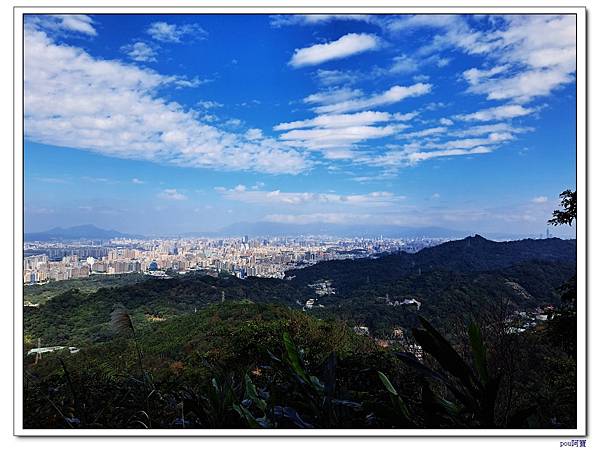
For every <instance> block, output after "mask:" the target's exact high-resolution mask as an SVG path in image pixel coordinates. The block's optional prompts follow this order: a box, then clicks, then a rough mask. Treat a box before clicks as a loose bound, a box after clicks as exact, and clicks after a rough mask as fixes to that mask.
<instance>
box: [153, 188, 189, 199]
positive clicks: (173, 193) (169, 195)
mask: <svg viewBox="0 0 600 450" xmlns="http://www.w3.org/2000/svg"><path fill="white" fill-rule="evenodd" d="M158 198H162V199H164V200H176V201H181V200H187V196H186V195H184V194H182V193H181V192H179V191H177V189H164V190H163V191H161V192H160V193H159V194H158Z"/></svg>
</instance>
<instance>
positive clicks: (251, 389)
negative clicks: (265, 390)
mask: <svg viewBox="0 0 600 450" xmlns="http://www.w3.org/2000/svg"><path fill="white" fill-rule="evenodd" d="M245 384H246V396H247V397H248V398H249V399H250V400H252V402H253V403H254V404H255V405H256V406H257V407H258V408H259V409H260V410H261V411H263V412H264V411H265V409H267V403H266V402H265V401H264V400H263V399H262V398H260V397H259V396H258V393H257V392H256V386H254V383H252V380H251V379H250V377H249V376H248V374H246V376H245Z"/></svg>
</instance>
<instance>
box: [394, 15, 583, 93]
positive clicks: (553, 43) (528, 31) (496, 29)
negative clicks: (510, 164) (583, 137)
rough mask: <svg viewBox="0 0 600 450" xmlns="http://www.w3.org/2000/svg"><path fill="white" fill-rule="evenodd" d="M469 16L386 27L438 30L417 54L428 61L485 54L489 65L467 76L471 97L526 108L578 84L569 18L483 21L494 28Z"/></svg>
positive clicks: (405, 20)
mask: <svg viewBox="0 0 600 450" xmlns="http://www.w3.org/2000/svg"><path fill="white" fill-rule="evenodd" d="M472 20H476V19H473V18H468V17H467V16H459V15H454V16H448V15H418V16H407V17H402V18H399V19H398V18H394V19H391V20H389V21H388V22H387V29H388V30H389V31H391V32H410V31H413V30H416V29H418V28H422V27H425V28H430V29H434V30H437V31H438V33H439V34H436V35H435V36H434V37H433V38H432V39H431V42H430V43H429V44H427V45H425V46H423V47H421V48H420V49H419V50H417V52H416V55H417V56H419V58H424V57H426V56H427V55H430V54H432V53H439V52H440V51H442V50H445V49H448V48H455V49H459V50H462V51H463V52H465V53H467V54H470V55H481V56H483V57H484V59H485V63H484V64H485V66H486V67H490V66H491V68H486V69H480V68H472V69H469V70H467V71H466V72H465V73H464V77H465V79H466V80H467V82H468V83H469V92H472V93H477V94H483V95H486V97H487V98H488V99H490V100H504V99H506V100H510V101H512V102H519V103H525V102H529V101H531V100H532V99H534V98H537V97H543V96H547V95H550V94H551V93H552V92H553V91H554V90H555V89H557V88H559V87H561V86H564V85H566V84H568V83H571V82H573V81H574V80H575V77H574V74H575V60H576V36H575V33H576V23H575V16H574V15H569V14H563V15H551V14H519V15H517V14H515V15H505V16H484V17H481V18H480V20H484V21H487V22H488V24H490V25H491V29H489V30H484V29H481V28H480V27H472V26H470V25H469V21H472Z"/></svg>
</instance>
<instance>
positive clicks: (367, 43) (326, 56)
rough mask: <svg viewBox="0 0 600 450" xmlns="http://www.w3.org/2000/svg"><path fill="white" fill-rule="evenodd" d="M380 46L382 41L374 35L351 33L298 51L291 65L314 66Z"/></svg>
mask: <svg viewBox="0 0 600 450" xmlns="http://www.w3.org/2000/svg"><path fill="white" fill-rule="evenodd" d="M379 46H380V40H379V38H378V37H377V36H375V35H373V34H365V33H363V34H356V33H350V34H346V35H345V36H342V37H341V38H339V39H338V40H336V41H331V42H327V43H325V44H315V45H313V46H311V47H306V48H299V49H296V50H295V51H294V55H293V56H292V59H291V60H290V65H291V66H292V67H303V66H314V65H317V64H322V63H324V62H326V61H331V60H335V59H342V58H347V57H348V56H352V55H356V54H359V53H363V52H366V51H369V50H376V49H377V48H379Z"/></svg>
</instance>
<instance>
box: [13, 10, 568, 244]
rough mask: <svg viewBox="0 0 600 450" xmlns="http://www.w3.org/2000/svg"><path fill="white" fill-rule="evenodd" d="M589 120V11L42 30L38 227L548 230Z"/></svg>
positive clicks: (236, 18) (32, 227)
mask: <svg viewBox="0 0 600 450" xmlns="http://www.w3.org/2000/svg"><path fill="white" fill-rule="evenodd" d="M575 125H576V123H575V18H574V16H566V15H565V16H550V15H535V16H518V15H513V16H460V15H450V16H443V15H420V16H411V15H402V16H399V15H397V16H392V15H378V16H365V15H361V16H328V15H312V16H300V15H279V16H269V15H92V16H84V15H69V16H28V17H27V19H26V23H25V149H24V154H25V155H24V157H25V227H26V230H27V231H38V230H44V229H48V228H51V227H54V226H72V225H78V224H83V223H93V224H96V225H98V226H100V227H104V228H113V229H118V230H121V231H125V232H135V233H145V234H153V233H159V234H160V233H179V232H189V231H210V230H217V229H219V228H220V227H223V226H226V225H228V224H231V223H235V222H240V221H251V222H254V221H263V220H266V221H274V222H282V223H314V222H325V223H352V224H362V223H364V224H397V225H403V226H431V225H435V226H443V227H448V228H452V229H458V230H467V231H470V232H472V231H478V232H481V233H492V232H504V233H514V234H531V233H534V234H539V233H542V232H544V231H545V229H546V220H547V219H548V218H549V216H550V214H551V211H552V210H553V209H555V208H556V206H557V200H558V194H559V193H560V192H561V191H562V190H564V189H566V188H574V187H575V153H576V152H575ZM556 232H557V233H558V234H560V235H573V234H574V230H570V229H564V230H556Z"/></svg>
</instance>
